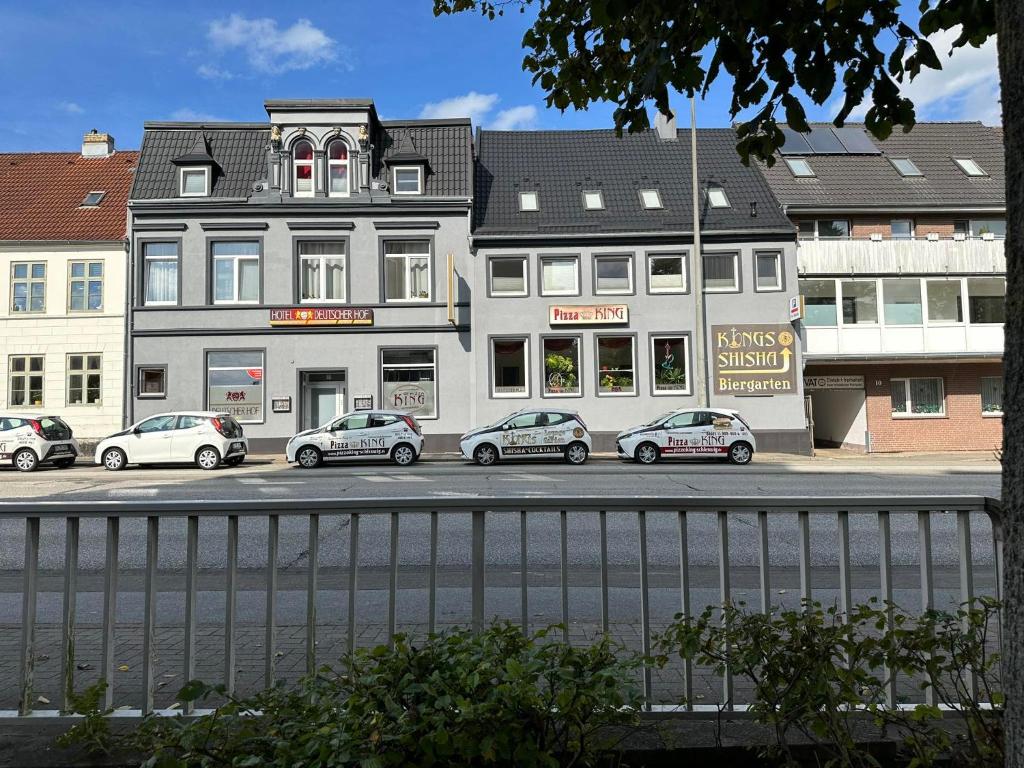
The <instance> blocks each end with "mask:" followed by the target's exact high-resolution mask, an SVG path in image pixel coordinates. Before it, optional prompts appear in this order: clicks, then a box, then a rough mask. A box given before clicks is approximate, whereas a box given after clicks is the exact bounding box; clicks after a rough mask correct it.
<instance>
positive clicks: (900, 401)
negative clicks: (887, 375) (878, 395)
mask: <svg viewBox="0 0 1024 768" xmlns="http://www.w3.org/2000/svg"><path fill="white" fill-rule="evenodd" d="M890 386H891V388H892V415H893V417H894V418H925V417H929V416H945V415H946V396H945V392H944V390H943V386H942V379H939V378H926V379H924V378H922V379H892V380H891V381H890Z"/></svg>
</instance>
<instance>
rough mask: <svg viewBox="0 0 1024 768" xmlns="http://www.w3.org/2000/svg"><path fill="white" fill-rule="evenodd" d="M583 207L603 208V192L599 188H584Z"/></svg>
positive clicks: (591, 209) (597, 209)
mask: <svg viewBox="0 0 1024 768" xmlns="http://www.w3.org/2000/svg"><path fill="white" fill-rule="evenodd" d="M583 207H584V208H586V209H587V210H588V211H600V210H602V209H603V208H604V194H602V192H601V190H599V189H595V190H584V192H583Z"/></svg>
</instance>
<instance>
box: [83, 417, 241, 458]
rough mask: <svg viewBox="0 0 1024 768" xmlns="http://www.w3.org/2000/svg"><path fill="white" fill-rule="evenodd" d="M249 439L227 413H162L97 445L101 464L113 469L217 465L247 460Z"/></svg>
mask: <svg viewBox="0 0 1024 768" xmlns="http://www.w3.org/2000/svg"><path fill="white" fill-rule="evenodd" d="M248 450H249V443H248V441H247V440H246V438H245V434H244V433H243V431H242V427H241V425H240V424H239V423H238V422H237V421H235V419H234V417H233V416H231V415H230V414H227V413H217V412H215V411H181V412H177V413H160V414H157V415H156V416H150V417H149V418H146V419H143V420H142V421H140V422H138V423H136V424H133V425H132V426H130V427H128V429H126V430H124V431H123V432H118V433H117V434H116V435H111V436H110V437H108V438H106V439H105V440H103V441H101V442H100V444H99V445H97V446H96V458H95V461H96V463H97V464H102V465H103V466H104V468H106V469H109V470H111V471H114V472H116V471H118V470H121V469H124V468H125V467H126V466H127V465H129V464H183V463H187V464H192V463H194V464H195V465H196V466H198V467H199V468H200V469H216V468H217V467H219V466H220V465H221V464H222V463H223V464H226V465H227V466H229V467H236V466H238V465H239V464H241V463H242V462H243V461H245V454H246V453H247V452H248Z"/></svg>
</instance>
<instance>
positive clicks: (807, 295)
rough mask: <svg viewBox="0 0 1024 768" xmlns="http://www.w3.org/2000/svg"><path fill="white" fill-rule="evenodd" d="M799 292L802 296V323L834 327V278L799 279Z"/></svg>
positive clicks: (835, 322)
mask: <svg viewBox="0 0 1024 768" xmlns="http://www.w3.org/2000/svg"><path fill="white" fill-rule="evenodd" d="M800 294H801V295H802V296H803V297H804V325H806V326H810V327H816V328H835V327H836V325H837V324H838V318H837V315H836V281H835V280H801V281H800Z"/></svg>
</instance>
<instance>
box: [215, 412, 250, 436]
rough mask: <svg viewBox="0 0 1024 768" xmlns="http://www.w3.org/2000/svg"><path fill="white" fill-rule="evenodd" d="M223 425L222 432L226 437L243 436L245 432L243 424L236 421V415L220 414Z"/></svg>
mask: <svg viewBox="0 0 1024 768" xmlns="http://www.w3.org/2000/svg"><path fill="white" fill-rule="evenodd" d="M217 418H219V419H220V425H221V429H222V431H221V434H222V435H224V437H241V436H242V435H243V434H244V432H243V431H242V425H241V424H239V423H238V422H237V421H235V417H234V416H227V415H225V416H218V417H217Z"/></svg>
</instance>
